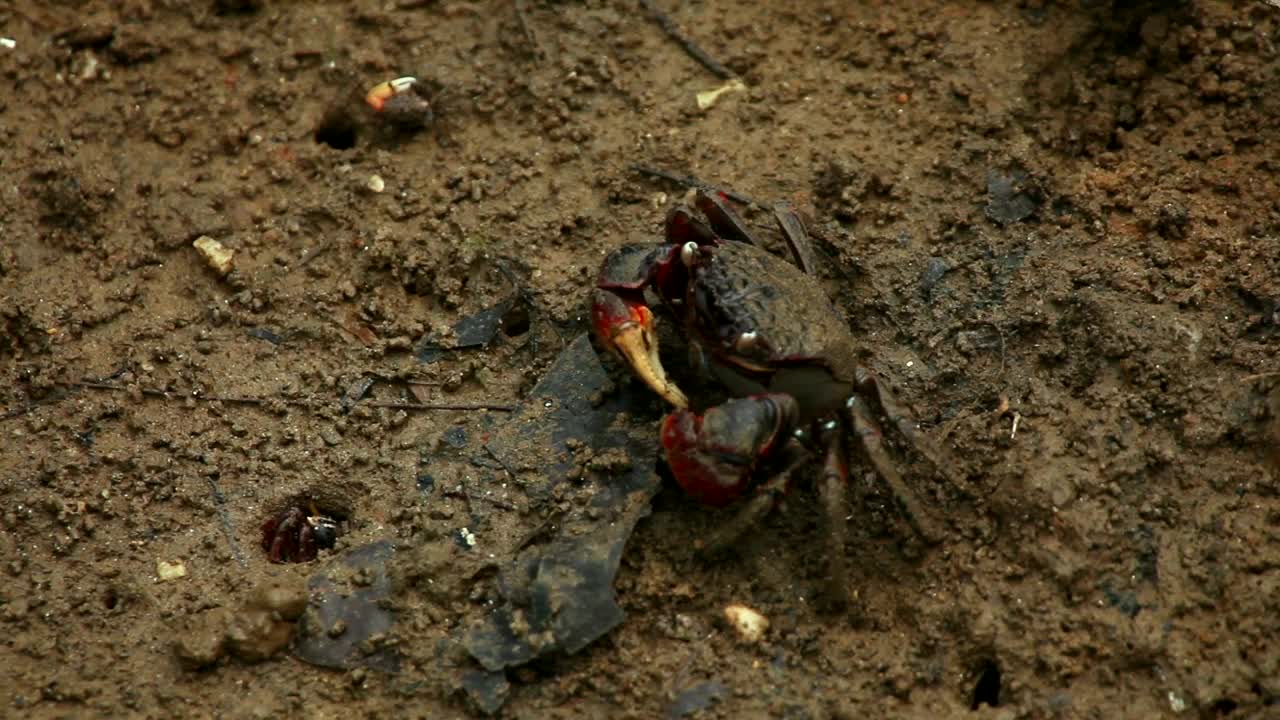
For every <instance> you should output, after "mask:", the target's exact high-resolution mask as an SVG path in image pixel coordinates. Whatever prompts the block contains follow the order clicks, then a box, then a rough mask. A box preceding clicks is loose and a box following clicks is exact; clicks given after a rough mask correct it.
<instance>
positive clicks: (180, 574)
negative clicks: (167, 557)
mask: <svg viewBox="0 0 1280 720" xmlns="http://www.w3.org/2000/svg"><path fill="white" fill-rule="evenodd" d="M186 576H187V566H186V565H184V564H183V563H182V561H181V560H179V561H178V562H172V563H171V562H165V561H164V560H158V561H156V577H158V578H160V581H161V582H166V581H169V580H177V579H178V578H184V577H186Z"/></svg>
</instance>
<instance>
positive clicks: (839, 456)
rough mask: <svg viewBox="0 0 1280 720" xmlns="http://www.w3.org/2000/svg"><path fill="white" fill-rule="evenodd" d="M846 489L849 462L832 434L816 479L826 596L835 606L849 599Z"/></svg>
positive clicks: (839, 437)
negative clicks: (824, 550)
mask: <svg viewBox="0 0 1280 720" xmlns="http://www.w3.org/2000/svg"><path fill="white" fill-rule="evenodd" d="M848 487H849V463H848V462H847V461H846V459H845V450H844V438H843V436H842V434H841V433H839V432H835V433H832V434H831V437H830V438H829V439H828V441H827V449H826V452H825V456H824V458H823V461H822V476H821V477H820V478H818V497H819V499H820V500H821V501H822V507H823V510H824V512H823V518H824V522H825V523H826V533H825V534H826V536H827V596H828V598H829V599H830V600H831V601H832V602H833V603H834V604H835V605H837V606H844V605H845V604H846V603H847V602H848V600H849V593H848V590H847V589H846V584H845V583H846V582H847V581H848V577H849V572H848V569H847V568H846V567H845V565H846V563H845V560H846V557H845V537H846V535H847V531H848V528H849V521H848V518H847V516H846V513H847V512H848V507H849V506H848V499H847V498H846V497H845V494H846V492H845V491H846V490H847V489H848Z"/></svg>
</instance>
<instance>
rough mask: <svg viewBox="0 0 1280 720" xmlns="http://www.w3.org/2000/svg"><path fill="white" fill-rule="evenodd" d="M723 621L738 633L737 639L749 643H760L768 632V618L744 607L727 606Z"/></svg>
mask: <svg viewBox="0 0 1280 720" xmlns="http://www.w3.org/2000/svg"><path fill="white" fill-rule="evenodd" d="M724 616H725V619H726V620H728V621H729V624H730V625H731V626H733V629H734V630H737V631H738V637H740V638H742V639H743V640H745V641H746V642H749V643H757V642H760V640H761V639H762V638H764V634H765V633H766V632H768V631H769V618H767V617H765V616H764V615H761V614H760V613H758V612H756V611H755V610H752V609H751V608H749V607H747V606H746V605H737V604H734V605H729V606H728V607H726V608H725V609H724Z"/></svg>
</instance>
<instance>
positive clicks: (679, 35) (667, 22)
mask: <svg viewBox="0 0 1280 720" xmlns="http://www.w3.org/2000/svg"><path fill="white" fill-rule="evenodd" d="M640 4H641V5H643V6H644V9H645V10H648V11H649V17H651V18H653V21H654V22H656V23H658V27H660V28H662V31H663V32H665V33H666V34H667V37H669V38H671V39H672V40H674V41H675V42H676V44H677V45H679V46H680V47H682V48H684V51H685V52H686V53H689V57H692V58H693V59H694V60H697V61H698V62H699V63H700V64H701V65H702V67H704V68H706V69H708V70H710V71H711V72H713V73H715V74H716V75H718V76H720V77H721V78H723V79H725V80H732V79H733V78H735V77H737V74H736V73H734V72H733V71H732V70H730V69H729V68H727V67H725V66H724V65H721V64H720V61H718V60H716V59H715V58H713V57H711V55H709V54H708V53H707V51H706V50H703V49H702V48H700V47H698V44H697V43H695V42H694V41H693V40H690V39H689V36H688V35H685V34H684V33H683V32H681V31H680V28H679V27H676V23H675V21H674V20H672V19H671V16H669V15H667V14H666V13H664V12H662V10H660V9H659V8H658V6H657V5H655V4H654V3H653V0H640Z"/></svg>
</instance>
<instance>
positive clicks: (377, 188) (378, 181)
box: [364, 175, 387, 193]
mask: <svg viewBox="0 0 1280 720" xmlns="http://www.w3.org/2000/svg"><path fill="white" fill-rule="evenodd" d="M364 186H365V187H366V188H368V189H369V192H372V193H380V192H382V191H383V190H386V189H387V184H386V183H385V182H383V180H382V176H381V175H370V176H369V179H368V180H367V181H365V185H364Z"/></svg>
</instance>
